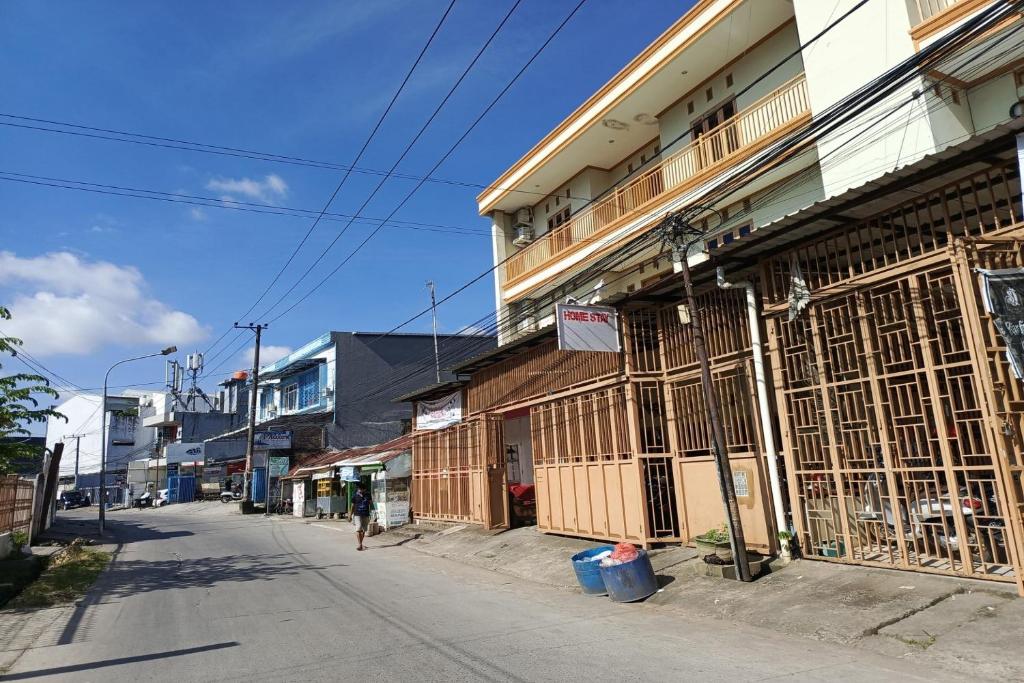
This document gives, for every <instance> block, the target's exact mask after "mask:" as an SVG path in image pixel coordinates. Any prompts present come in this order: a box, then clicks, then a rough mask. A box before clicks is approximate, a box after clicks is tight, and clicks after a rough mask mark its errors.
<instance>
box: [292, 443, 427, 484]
mask: <svg viewBox="0 0 1024 683" xmlns="http://www.w3.org/2000/svg"><path fill="white" fill-rule="evenodd" d="M411 449H412V436H411V435H409V434H406V435H405V436H400V437H398V438H397V439H392V440H391V441H386V442H384V443H381V444H376V445H374V446H364V447H361V448H349V449H346V450H342V451H339V450H336V449H333V448H332V449H328V450H324V451H320V452H319V453H316V454H314V455H313V456H311V457H310V458H307V459H304V460H303V461H302V462H299V463H296V464H295V465H294V466H293V467H292V469H291V470H289V472H288V474H287V475H286V476H285V477H284V478H285V479H305V478H306V477H310V476H312V475H313V474H314V473H315V472H323V471H326V470H329V469H331V468H333V467H367V466H373V465H382V466H383V467H384V469H387V463H389V462H391V461H393V460H395V459H396V458H399V457H401V456H402V455H406V454H408V453H409V452H410V450H411ZM399 476H406V475H401V474H400V475H399Z"/></svg>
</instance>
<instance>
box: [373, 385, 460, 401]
mask: <svg viewBox="0 0 1024 683" xmlns="http://www.w3.org/2000/svg"><path fill="white" fill-rule="evenodd" d="M464 386H466V382H464V381H462V380H453V381H451V382H441V383H440V384H429V385H427V386H425V387H421V388H419V389H414V390H412V391H410V392H409V393H407V394H402V395H401V396H397V397H395V398H393V399H391V402H392V403H408V402H409V401H429V400H431V399H434V398H439V397H441V396H447V395H448V394H450V393H452V392H453V391H458V390H459V389H461V388H462V387H464Z"/></svg>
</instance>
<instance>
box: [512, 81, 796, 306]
mask: <svg viewBox="0 0 1024 683" xmlns="http://www.w3.org/2000/svg"><path fill="white" fill-rule="evenodd" d="M809 109H810V107H809V105H808V101H807V83H806V81H805V79H804V77H803V76H802V75H801V76H798V77H796V78H794V79H793V80H791V81H789V82H788V83H786V84H785V85H783V86H782V87H780V88H779V89H777V90H775V91H774V92H772V93H769V94H768V95H767V96H765V97H764V98H762V99H760V100H758V101H757V102H755V103H754V104H753V105H751V106H750V107H747V108H746V109H745V110H743V111H742V112H740V113H739V114H738V115H737V116H735V117H733V118H732V119H730V120H728V121H726V122H725V123H723V124H722V125H721V126H718V127H717V128H715V129H713V130H711V131H710V132H708V133H707V134H706V135H702V136H700V137H699V138H697V139H696V140H694V141H692V142H690V143H689V144H688V145H687V146H685V147H684V148H683V149H681V150H679V151H678V152H676V153H674V154H672V155H670V156H668V157H665V158H664V159H662V160H661V161H660V162H659V163H658V164H656V165H655V166H654V167H653V168H651V169H650V170H648V171H646V172H644V173H643V174H642V175H640V176H639V177H637V178H634V179H632V180H631V181H630V182H629V183H627V184H625V185H623V186H621V187H617V188H615V190H614V191H613V192H609V193H608V195H607V196H606V197H604V198H602V199H601V200H599V201H597V202H595V203H593V204H591V205H589V206H588V207H587V208H585V209H583V210H582V211H580V213H578V214H576V215H575V216H573V217H572V219H571V220H570V221H569V222H568V223H565V224H564V225H561V226H559V227H558V228H556V229H555V230H552V231H551V232H549V233H547V234H545V235H542V236H541V237H540V238H539V239H537V241H535V242H534V243H533V244H531V245H529V246H528V247H526V248H525V249H523V250H522V251H520V252H519V253H517V254H515V255H513V256H512V257H511V258H509V259H508V260H507V261H506V262H505V266H504V275H505V284H506V286H507V285H508V283H509V282H510V281H512V280H515V279H516V278H521V277H524V276H526V275H528V274H530V273H532V272H533V271H535V270H537V269H539V268H541V267H542V266H544V265H545V264H547V263H548V262H550V261H551V260H552V259H553V258H555V257H558V256H560V255H562V254H563V253H565V252H567V251H569V250H571V249H573V248H575V247H577V246H578V245H582V244H585V243H587V242H591V241H593V240H594V239H595V236H596V235H598V234H599V233H600V232H601V231H602V230H604V229H605V228H607V227H608V226H609V225H611V224H612V223H615V222H616V221H618V220H619V219H621V218H624V217H625V216H628V215H630V214H632V213H633V212H635V211H637V210H638V209H640V208H642V207H644V206H646V205H647V204H649V203H650V202H653V201H654V200H656V199H658V198H659V197H660V196H662V195H663V194H665V193H666V192H668V191H670V190H674V189H677V188H679V187H680V186H682V185H684V184H687V183H691V182H695V181H697V180H698V179H699V178H701V177H703V176H706V175H710V174H711V173H712V172H713V171H714V170H716V169H718V168H719V167H720V166H722V165H724V164H726V163H729V162H733V161H736V160H738V159H739V158H740V157H742V156H743V155H744V154H749V153H750V152H751V151H752V149H753V147H754V145H755V144H756V143H758V142H760V141H762V140H764V139H766V138H767V137H768V136H770V135H771V134H773V133H775V132H777V131H779V130H781V129H782V128H783V127H785V126H787V125H788V124H790V123H792V122H793V121H795V120H796V119H798V118H799V117H800V116H802V115H803V114H805V113H806V112H808V111H809Z"/></svg>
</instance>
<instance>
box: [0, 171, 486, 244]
mask: <svg viewBox="0 0 1024 683" xmlns="http://www.w3.org/2000/svg"><path fill="white" fill-rule="evenodd" d="M8 176H9V177H8ZM0 180H6V181H8V182H24V183H26V184H31V185H40V186H43V187H54V188H58V189H65V190H78V191H81V192H93V193H96V194H103V195H111V196H118V197H128V198H132V199H149V200H153V201H161V202H169V203H174V204H187V205H191V206H199V207H204V208H212V209H228V210H231V211H246V212H250V213H260V214H268V215H272V216H294V217H296V218H309V217H312V216H315V215H316V214H317V211H316V210H314V209H303V208H297V207H291V206H277V205H268V204H258V203H255V202H244V201H240V200H236V199H221V198H218V197H205V196H202V195H191V194H185V193H181V192H165V191H162V190H149V189H145V188H136V187H126V186H123V185H112V184H108V183H96V182H91V181H85V180H69V179H66V178H55V177H52V176H40V175H32V174H29V173H19V172H16V171H4V170H0ZM344 219H352V220H355V221H358V222H359V223H365V224H369V225H386V226H387V227H390V228H399V229H406V230H427V231H431V232H455V233H463V234H473V235H484V236H490V234H491V233H490V230H488V229H485V228H474V227H470V226H460V225H448V224H444V223H423V222H417V221H406V220H392V221H388V222H387V223H385V222H384V221H383V220H382V219H380V218H373V217H370V216H358V217H356V216H352V215H348V214H342V213H331V212H327V213H325V214H324V217H323V220H327V221H335V222H341V221H343V220H344Z"/></svg>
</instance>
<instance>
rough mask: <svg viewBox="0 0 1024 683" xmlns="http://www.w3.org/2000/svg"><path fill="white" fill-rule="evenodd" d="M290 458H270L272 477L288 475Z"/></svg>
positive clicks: (283, 456) (276, 456)
mask: <svg viewBox="0 0 1024 683" xmlns="http://www.w3.org/2000/svg"><path fill="white" fill-rule="evenodd" d="M288 460H289V459H288V456H287V455H275V456H271V458H270V476H271V477H283V476H284V475H286V474H288Z"/></svg>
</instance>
